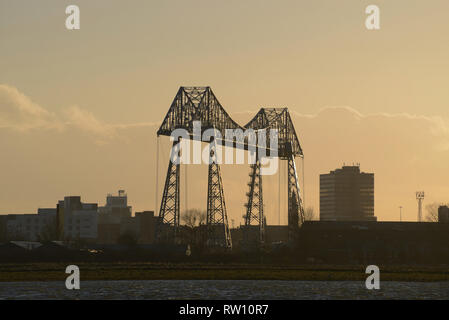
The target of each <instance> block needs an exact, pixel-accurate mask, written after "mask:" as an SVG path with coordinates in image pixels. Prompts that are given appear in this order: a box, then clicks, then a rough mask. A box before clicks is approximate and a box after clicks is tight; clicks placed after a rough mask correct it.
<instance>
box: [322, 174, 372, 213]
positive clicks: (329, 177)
mask: <svg viewBox="0 0 449 320" xmlns="http://www.w3.org/2000/svg"><path fill="white" fill-rule="evenodd" d="M320 220H321V221H376V220H377V219H376V217H375V216H374V173H365V172H360V167H359V166H343V167H342V168H341V169H336V170H334V171H331V172H330V173H328V174H321V175H320Z"/></svg>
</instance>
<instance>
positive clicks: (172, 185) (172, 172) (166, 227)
mask: <svg viewBox="0 0 449 320" xmlns="http://www.w3.org/2000/svg"><path fill="white" fill-rule="evenodd" d="M179 146H180V145H179V143H178V142H176V141H175V142H173V147H172V157H173V153H175V152H179ZM179 176H180V165H179V164H173V162H172V161H169V163H168V171H167V177H166V179H165V186H164V193H163V196H162V201H161V207H160V211H159V221H158V224H157V226H156V228H157V229H156V239H157V241H158V242H177V237H178V230H179V217H180V214H179V213H180V212H179V202H180V201H179Z"/></svg>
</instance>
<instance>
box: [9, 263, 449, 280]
mask: <svg viewBox="0 0 449 320" xmlns="http://www.w3.org/2000/svg"><path fill="white" fill-rule="evenodd" d="M70 264H74V265H77V266H78V267H79V268H80V276H81V279H83V280H305V281H346V280H353V281H355V280H365V279H366V278H367V276H368V274H366V273H365V268H366V266H329V265H285V266H279V265H260V264H252V265H251V264H205V263H201V264H194V263H191V264H189V263H177V264H176V263H148V262H143V263H137V262H122V263H121V262H115V263H86V262H81V263H76V262H70V263H69V262H67V263H43V262H42V263H20V264H19V263H14V264H0V281H1V282H18V281H64V280H65V279H66V277H67V276H68V274H66V273H65V268H66V267H67V266H68V265H70ZM379 268H380V277H381V280H382V281H424V282H433V281H449V267H447V266H446V267H418V266H413V267H407V266H395V267H393V266H388V267H382V266H379Z"/></svg>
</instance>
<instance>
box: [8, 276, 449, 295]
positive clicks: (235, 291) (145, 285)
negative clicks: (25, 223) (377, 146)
mask: <svg viewBox="0 0 449 320" xmlns="http://www.w3.org/2000/svg"><path fill="white" fill-rule="evenodd" d="M0 299H445V300H447V299H449V282H387V281H386V282H381V289H380V290H367V289H366V288H365V283H364V282H360V281H272V280H258V281H251V280H147V281H125V280H120V281H84V282H81V289H80V290H67V289H66V288H65V284H64V282H62V281H61V282H59V281H58V282H3V283H1V282H0Z"/></svg>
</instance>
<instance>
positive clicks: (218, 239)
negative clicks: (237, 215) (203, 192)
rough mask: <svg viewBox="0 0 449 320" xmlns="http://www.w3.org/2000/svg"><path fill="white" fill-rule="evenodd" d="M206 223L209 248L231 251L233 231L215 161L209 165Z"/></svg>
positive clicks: (218, 169)
mask: <svg viewBox="0 0 449 320" xmlns="http://www.w3.org/2000/svg"><path fill="white" fill-rule="evenodd" d="M213 153H214V151H211V154H212V155H213ZM206 223H207V232H208V238H207V246H208V247H211V248H224V249H226V250H231V249H232V241H231V231H230V230H229V225H228V216H227V213H226V203H225V198H224V192H223V184H222V181H221V175H220V167H219V165H218V164H217V163H216V162H215V161H213V162H212V163H211V164H209V178H208V190H207V218H206Z"/></svg>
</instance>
